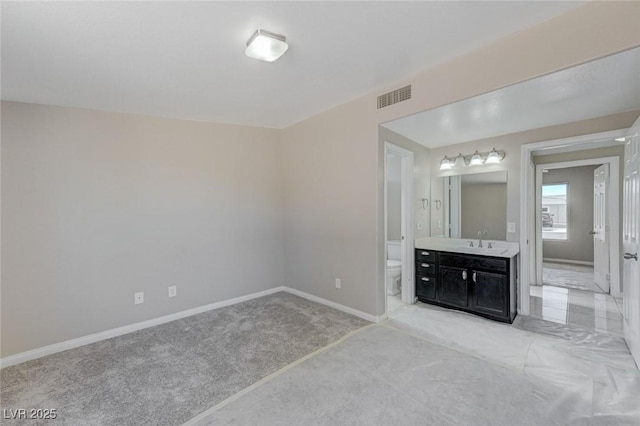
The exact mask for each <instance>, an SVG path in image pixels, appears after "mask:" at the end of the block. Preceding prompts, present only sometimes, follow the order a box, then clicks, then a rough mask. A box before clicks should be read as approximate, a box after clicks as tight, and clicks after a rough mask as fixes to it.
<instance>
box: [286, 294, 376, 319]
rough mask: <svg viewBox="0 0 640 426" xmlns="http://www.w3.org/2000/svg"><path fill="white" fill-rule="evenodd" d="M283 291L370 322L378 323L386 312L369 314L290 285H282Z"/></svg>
mask: <svg viewBox="0 0 640 426" xmlns="http://www.w3.org/2000/svg"><path fill="white" fill-rule="evenodd" d="M284 291H286V292H287V293H291V294H295V295H296V296H300V297H303V298H305V299H308V300H311V301H312V302H317V303H320V304H323V305H327V306H330V307H332V308H334V309H337V310H339V311H342V312H346V313H348V314H351V315H354V316H356V317H359V318H362V319H364V320H367V321H370V322H374V323H378V322H381V321H383V320H384V319H385V318H386V314H384V315H378V316H376V315H371V314H368V313H366V312H362V311H359V310H357V309H353V308H350V307H348V306H345V305H341V304H339V303H336V302H332V301H331V300H327V299H323V298H322V297H318V296H314V295H313V294H309V293H305V292H304V291H300V290H296V289H295V288H291V287H286V286H285V287H284Z"/></svg>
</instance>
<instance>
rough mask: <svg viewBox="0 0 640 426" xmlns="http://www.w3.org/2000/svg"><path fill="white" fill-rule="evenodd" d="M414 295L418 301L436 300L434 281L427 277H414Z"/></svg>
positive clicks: (432, 278)
mask: <svg viewBox="0 0 640 426" xmlns="http://www.w3.org/2000/svg"><path fill="white" fill-rule="evenodd" d="M416 295H417V296H418V299H429V300H436V279H435V278H434V277H429V276H422V275H417V276H416Z"/></svg>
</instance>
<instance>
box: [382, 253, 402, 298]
mask: <svg viewBox="0 0 640 426" xmlns="http://www.w3.org/2000/svg"><path fill="white" fill-rule="evenodd" d="M401 280H402V252H401V251H400V241H387V277H386V285H387V294H388V295H390V296H396V295H398V294H400V288H401V282H402V281H401Z"/></svg>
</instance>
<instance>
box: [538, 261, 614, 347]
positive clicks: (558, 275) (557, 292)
mask: <svg viewBox="0 0 640 426" xmlns="http://www.w3.org/2000/svg"><path fill="white" fill-rule="evenodd" d="M543 266H544V277H543V278H544V283H545V285H542V286H531V287H530V293H529V295H530V299H529V300H530V303H531V315H532V316H534V317H537V318H542V319H545V320H547V321H551V322H554V323H558V324H566V325H571V326H574V327H580V328H584V329H586V330H593V331H598V332H605V333H612V334H615V335H618V336H622V333H623V331H622V299H617V298H614V297H612V296H611V295H609V294H605V293H603V292H602V291H601V289H599V288H598V287H597V286H596V285H595V284H594V283H593V268H592V267H589V266H581V265H568V264H560V263H548V262H545V263H544V265H543ZM594 289H595V290H594Z"/></svg>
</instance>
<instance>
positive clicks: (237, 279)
mask: <svg viewBox="0 0 640 426" xmlns="http://www.w3.org/2000/svg"><path fill="white" fill-rule="evenodd" d="M280 133H281V132H280V131H278V130H270V129H259V128H250V127H242V126H233V125H220V124H209V123H200V122H190V121H182V120H171V119H164V118H152V117H146V116H139V115H133V114H118V113H107V112H98V111H89V110H81V109H73V108H63V107H50V106H40V105H33V104H25V103H14V102H3V103H2V306H1V316H2V317H1V323H2V329H1V334H2V357H5V356H9V355H12V354H16V353H19V352H23V351H26V350H29V349H34V348H37V347H41V346H45V345H49V344H52V343H58V342H61V341H65V340H68V339H73V338H76V337H80V336H85V335H88V334H91V333H96V332H100V331H103V330H108V329H111V328H115V327H119V326H124V325H128V324H132V323H136V322H139V321H143V320H148V319H152V318H156V317H160V316H163V315H167V314H170V313H174V312H179V311H183V310H186V309H189V308H193V307H196V306H202V305H206V304H208V303H213V302H217V301H221V300H225V299H230V298H233V297H237V296H242V295H246V294H250V293H254V292H257V291H261V290H266V289H270V288H273V287H276V286H280V285H282V284H283V263H284V259H283V228H282V217H283V215H282V173H281V170H282V167H281V161H282V156H281V153H280V143H279V142H280ZM170 285H176V286H177V296H176V297H174V298H171V299H169V298H168V297H167V287H168V286H170ZM139 291H143V292H144V296H145V300H144V303H143V304H141V305H134V303H133V295H134V292H139Z"/></svg>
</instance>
